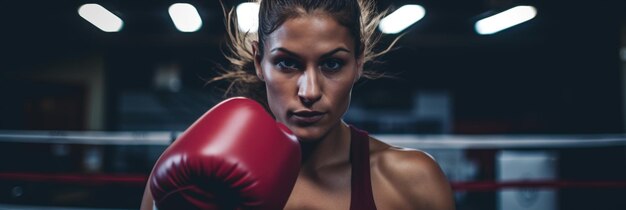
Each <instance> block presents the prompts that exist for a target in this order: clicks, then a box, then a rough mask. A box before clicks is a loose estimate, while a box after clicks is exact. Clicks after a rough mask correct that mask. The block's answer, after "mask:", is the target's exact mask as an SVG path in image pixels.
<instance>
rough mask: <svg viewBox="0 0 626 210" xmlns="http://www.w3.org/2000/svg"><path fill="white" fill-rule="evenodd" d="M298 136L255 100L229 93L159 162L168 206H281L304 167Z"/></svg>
mask: <svg viewBox="0 0 626 210" xmlns="http://www.w3.org/2000/svg"><path fill="white" fill-rule="evenodd" d="M300 158H301V151H300V146H299V143H298V141H297V140H296V138H295V136H294V135H293V133H291V131H289V129H287V127H285V126H284V125H283V124H280V123H278V122H276V121H275V120H274V119H273V118H272V117H271V116H270V115H269V114H268V113H267V112H266V111H265V109H263V107H262V106H261V105H260V104H258V103H257V102H255V101H253V100H250V99H246V98H241V97H238V98H231V99H227V100H225V101H223V102H221V103H220V104H218V105H216V106H215V107H213V108H212V109H211V110H209V111H208V112H206V113H205V114H204V115H203V116H202V117H200V119H198V120H197V121H196V122H195V123H194V124H192V125H191V127H189V128H188V129H187V130H186V131H185V132H184V133H183V134H182V135H181V136H180V137H179V138H178V139H177V140H176V141H175V142H174V143H173V144H172V145H170V146H169V147H168V148H167V149H166V150H165V151H164V152H163V154H162V155H161V157H160V158H159V160H158V161H157V163H156V164H155V166H154V168H153V170H152V174H151V178H150V183H149V184H150V190H151V192H152V196H153V199H154V201H155V204H156V206H157V207H158V208H159V209H160V210H164V209H283V208H284V206H285V203H286V202H287V199H288V198H289V195H290V194H291V190H292V189H293V186H294V184H295V182H296V178H297V177H298V172H299V171H300Z"/></svg>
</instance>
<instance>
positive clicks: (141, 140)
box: [0, 131, 626, 149]
mask: <svg viewBox="0 0 626 210" xmlns="http://www.w3.org/2000/svg"><path fill="white" fill-rule="evenodd" d="M180 134H182V132H167V131H151V132H98V131H0V142H18V143H19V142H21V143H50V144H55V143H56V144H88V145H161V146H167V145H169V144H170V143H171V142H173V141H174V139H176V138H177V137H178V136H179V135H180ZM372 136H373V137H375V138H377V139H380V140H382V141H384V142H386V143H389V144H392V145H399V146H400V145H412V146H417V147H413V148H422V149H513V148H572V147H605V146H626V134H613V135H602V134H597V135H569V136H568V135H411V134H406V135H398V134H372Z"/></svg>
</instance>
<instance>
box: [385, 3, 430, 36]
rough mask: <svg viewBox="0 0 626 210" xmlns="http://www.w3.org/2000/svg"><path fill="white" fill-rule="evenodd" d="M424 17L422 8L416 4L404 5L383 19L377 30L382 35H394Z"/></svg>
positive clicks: (424, 13)
mask: <svg viewBox="0 0 626 210" xmlns="http://www.w3.org/2000/svg"><path fill="white" fill-rule="evenodd" d="M424 15H426V10H424V7H422V6H420V5H416V4H408V5H404V6H402V7H400V8H398V9H397V10H396V11H394V12H393V13H391V14H389V15H388V16H387V17H385V18H383V19H382V20H381V21H380V24H379V25H378V28H379V29H380V31H382V32H383V33H386V34H396V33H399V32H400V31H402V30H404V29H406V28H407V27H409V26H411V25H412V24H413V23H415V22H417V21H419V20H420V19H422V18H423V17H424Z"/></svg>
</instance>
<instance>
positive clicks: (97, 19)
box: [78, 4, 124, 32]
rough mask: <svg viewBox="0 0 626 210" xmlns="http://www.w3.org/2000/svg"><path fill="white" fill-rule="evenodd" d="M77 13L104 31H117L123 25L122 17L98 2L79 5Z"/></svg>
mask: <svg viewBox="0 0 626 210" xmlns="http://www.w3.org/2000/svg"><path fill="white" fill-rule="evenodd" d="M78 15H80V16H81V17H82V18H83V19H85V20H87V21H89V22H90V23H91V24H93V25H94V26H96V27H98V28H99V29H100V30H102V31H105V32H118V31H120V30H122V26H123V25H124V22H123V21H122V19H120V18H119V17H117V16H115V15H114V14H113V13H111V12H110V11H109V10H107V9H105V8H104V7H102V6H100V5H98V4H84V5H83V6H80V7H79V8H78Z"/></svg>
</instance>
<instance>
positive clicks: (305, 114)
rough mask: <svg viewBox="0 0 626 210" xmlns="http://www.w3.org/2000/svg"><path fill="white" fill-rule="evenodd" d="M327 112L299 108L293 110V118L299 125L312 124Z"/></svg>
mask: <svg viewBox="0 0 626 210" xmlns="http://www.w3.org/2000/svg"><path fill="white" fill-rule="evenodd" d="M325 114H326V113H324V112H319V111H313V110H298V111H295V112H292V113H291V114H290V115H291V119H292V120H293V121H294V123H296V124H299V125H311V124H315V123H317V122H319V121H320V120H322V118H323V117H324V115H325Z"/></svg>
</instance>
